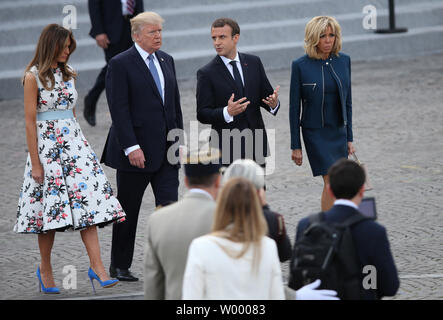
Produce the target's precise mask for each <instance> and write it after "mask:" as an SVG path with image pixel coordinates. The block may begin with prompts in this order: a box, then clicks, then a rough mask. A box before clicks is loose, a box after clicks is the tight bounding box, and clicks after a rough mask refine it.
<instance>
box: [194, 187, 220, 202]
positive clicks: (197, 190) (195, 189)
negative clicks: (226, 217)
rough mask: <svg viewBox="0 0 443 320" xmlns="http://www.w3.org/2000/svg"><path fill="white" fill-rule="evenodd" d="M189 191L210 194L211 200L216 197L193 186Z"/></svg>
mask: <svg viewBox="0 0 443 320" xmlns="http://www.w3.org/2000/svg"><path fill="white" fill-rule="evenodd" d="M189 192H194V193H200V194H204V195H206V196H208V197H209V198H210V199H211V200H214V198H213V197H212V196H211V194H210V193H209V192H207V191H205V190H203V189H199V188H192V189H190V190H189Z"/></svg>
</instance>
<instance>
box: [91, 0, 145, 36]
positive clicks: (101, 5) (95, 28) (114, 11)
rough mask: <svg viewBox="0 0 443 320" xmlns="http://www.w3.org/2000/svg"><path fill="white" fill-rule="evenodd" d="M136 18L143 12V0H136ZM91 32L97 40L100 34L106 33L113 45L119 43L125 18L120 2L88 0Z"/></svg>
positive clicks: (118, 0)
mask: <svg viewBox="0 0 443 320" xmlns="http://www.w3.org/2000/svg"><path fill="white" fill-rule="evenodd" d="M134 2H135V7H134V16H136V15H137V14H139V13H141V12H143V11H144V10H143V0H134ZM88 10H89V18H90V19H91V31H90V32H89V35H90V36H91V37H92V38H94V39H95V37H96V36H97V35H98V34H101V33H106V35H107V36H108V39H109V41H111V43H112V44H115V43H118V42H119V40H120V37H121V34H122V30H123V24H124V22H125V20H124V19H125V18H124V17H123V15H122V3H121V1H120V0H88Z"/></svg>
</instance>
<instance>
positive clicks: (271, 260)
mask: <svg viewBox="0 0 443 320" xmlns="http://www.w3.org/2000/svg"><path fill="white" fill-rule="evenodd" d="M266 233H267V224H266V220H265V218H264V216H263V213H262V208H261V205H260V202H259V199H258V196H257V191H256V188H255V187H254V185H253V184H252V183H250V182H249V181H247V180H246V179H244V178H233V179H231V180H229V181H228V182H227V183H226V185H225V186H224V187H223V189H222V191H221V194H220V196H219V197H218V201H217V208H216V212H215V217H214V224H213V226H212V233H210V234H208V235H205V236H202V237H199V238H196V239H194V240H193V241H192V243H191V245H190V247H189V253H188V260H187V264H186V269H185V275H184V280H183V299H196V300H203V299H211V300H226V299H228V300H236V299H243V300H244V299H247V300H253V299H260V300H271V299H285V293H284V288H283V281H282V274H281V269H280V262H279V258H278V253H277V246H276V244H275V241H274V240H272V239H270V238H268V237H266Z"/></svg>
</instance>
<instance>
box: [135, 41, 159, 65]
mask: <svg viewBox="0 0 443 320" xmlns="http://www.w3.org/2000/svg"><path fill="white" fill-rule="evenodd" d="M134 44H135V48H136V49H137V51H138V53H139V54H140V55H141V57H142V59H143V61H146V59H148V57H149V56H150V54H149V53H148V52H146V51H145V50H143V48H142V47H140V46H139V45H138V44H137V42H134ZM152 55H153V56H154V60H156V59H157V57H156V56H155V53H152Z"/></svg>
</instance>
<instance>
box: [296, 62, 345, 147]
mask: <svg viewBox="0 0 443 320" xmlns="http://www.w3.org/2000/svg"><path fill="white" fill-rule="evenodd" d="M325 68H329V69H330V70H331V73H332V75H333V78H334V79H335V81H336V82H337V87H338V89H339V96H340V103H341V118H342V119H343V125H345V126H346V129H347V140H348V141H353V135H352V95H351V59H350V57H349V56H348V55H346V54H344V53H340V56H338V57H337V56H335V55H331V57H329V58H328V59H326V60H319V59H311V58H309V56H308V55H304V56H303V57H301V58H299V59H297V60H295V61H293V62H292V71H291V85H290V92H289V95H290V96H289V123H290V127H291V149H292V150H294V149H301V141H300V126H302V127H305V128H322V127H324V125H325V119H324V115H325V113H324V109H323V108H324V105H323V103H324V81H323V80H324V72H325V71H326V70H325ZM300 101H302V102H303V103H302V107H303V112H302V113H301V108H300ZM300 113H301V114H302V116H301V119H300Z"/></svg>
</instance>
